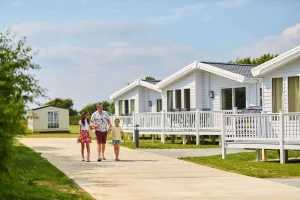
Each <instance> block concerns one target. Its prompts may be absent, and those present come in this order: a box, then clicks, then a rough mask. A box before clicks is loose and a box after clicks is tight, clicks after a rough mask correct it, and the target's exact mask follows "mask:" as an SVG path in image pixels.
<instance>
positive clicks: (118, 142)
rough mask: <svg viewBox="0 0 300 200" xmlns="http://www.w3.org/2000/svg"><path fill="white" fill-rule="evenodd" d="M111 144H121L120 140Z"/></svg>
mask: <svg viewBox="0 0 300 200" xmlns="http://www.w3.org/2000/svg"><path fill="white" fill-rule="evenodd" d="M112 144H113V145H117V144H121V140H113V141H112Z"/></svg>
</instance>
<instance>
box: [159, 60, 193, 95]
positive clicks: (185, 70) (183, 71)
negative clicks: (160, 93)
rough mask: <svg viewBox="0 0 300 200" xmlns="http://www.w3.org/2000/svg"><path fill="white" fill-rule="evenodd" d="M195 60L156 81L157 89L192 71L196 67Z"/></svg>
mask: <svg viewBox="0 0 300 200" xmlns="http://www.w3.org/2000/svg"><path fill="white" fill-rule="evenodd" d="M197 63H198V62H197V61H195V62H193V63H191V64H189V65H187V66H186V67H184V68H182V69H181V70H179V71H177V72H175V73H174V74H172V75H170V76H168V77H167V78H165V79H163V80H162V81H160V82H159V83H157V84H156V85H157V88H158V89H162V88H164V87H166V86H167V85H169V84H171V83H173V82H175V81H177V80H179V79H180V78H182V77H183V76H185V75H187V74H189V73H190V72H192V71H193V70H194V69H196V68H197Z"/></svg>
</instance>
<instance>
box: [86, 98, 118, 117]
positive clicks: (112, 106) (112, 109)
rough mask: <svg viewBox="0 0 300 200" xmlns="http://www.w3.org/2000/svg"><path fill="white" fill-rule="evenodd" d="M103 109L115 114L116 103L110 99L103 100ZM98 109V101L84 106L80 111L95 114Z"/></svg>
mask: <svg viewBox="0 0 300 200" xmlns="http://www.w3.org/2000/svg"><path fill="white" fill-rule="evenodd" d="M102 105H103V110H105V111H107V112H109V113H110V114H115V104H114V102H111V103H109V102H108V101H102ZM96 110H97V103H91V104H88V105H86V106H84V107H83V108H82V109H81V111H80V113H82V112H85V111H86V112H89V114H90V115H92V114H93V112H95V111H96Z"/></svg>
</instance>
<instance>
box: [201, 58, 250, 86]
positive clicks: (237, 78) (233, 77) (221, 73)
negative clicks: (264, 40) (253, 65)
mask: <svg viewBox="0 0 300 200" xmlns="http://www.w3.org/2000/svg"><path fill="white" fill-rule="evenodd" d="M198 68H199V69H201V70H204V71H207V72H210V73H213V74H216V75H219V76H223V77H225V78H228V79H231V80H234V81H237V82H240V83H243V82H244V81H245V80H246V77H245V76H242V75H240V74H236V73H232V72H229V71H226V70H223V69H220V68H218V67H214V66H212V65H209V64H205V63H201V62H199V64H198Z"/></svg>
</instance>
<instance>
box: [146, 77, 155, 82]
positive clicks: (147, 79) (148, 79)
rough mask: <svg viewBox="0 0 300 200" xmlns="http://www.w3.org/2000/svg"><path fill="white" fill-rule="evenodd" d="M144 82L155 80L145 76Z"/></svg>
mask: <svg viewBox="0 0 300 200" xmlns="http://www.w3.org/2000/svg"><path fill="white" fill-rule="evenodd" d="M145 80H146V81H153V80H155V78H154V77H152V76H147V77H146V78H145Z"/></svg>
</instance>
